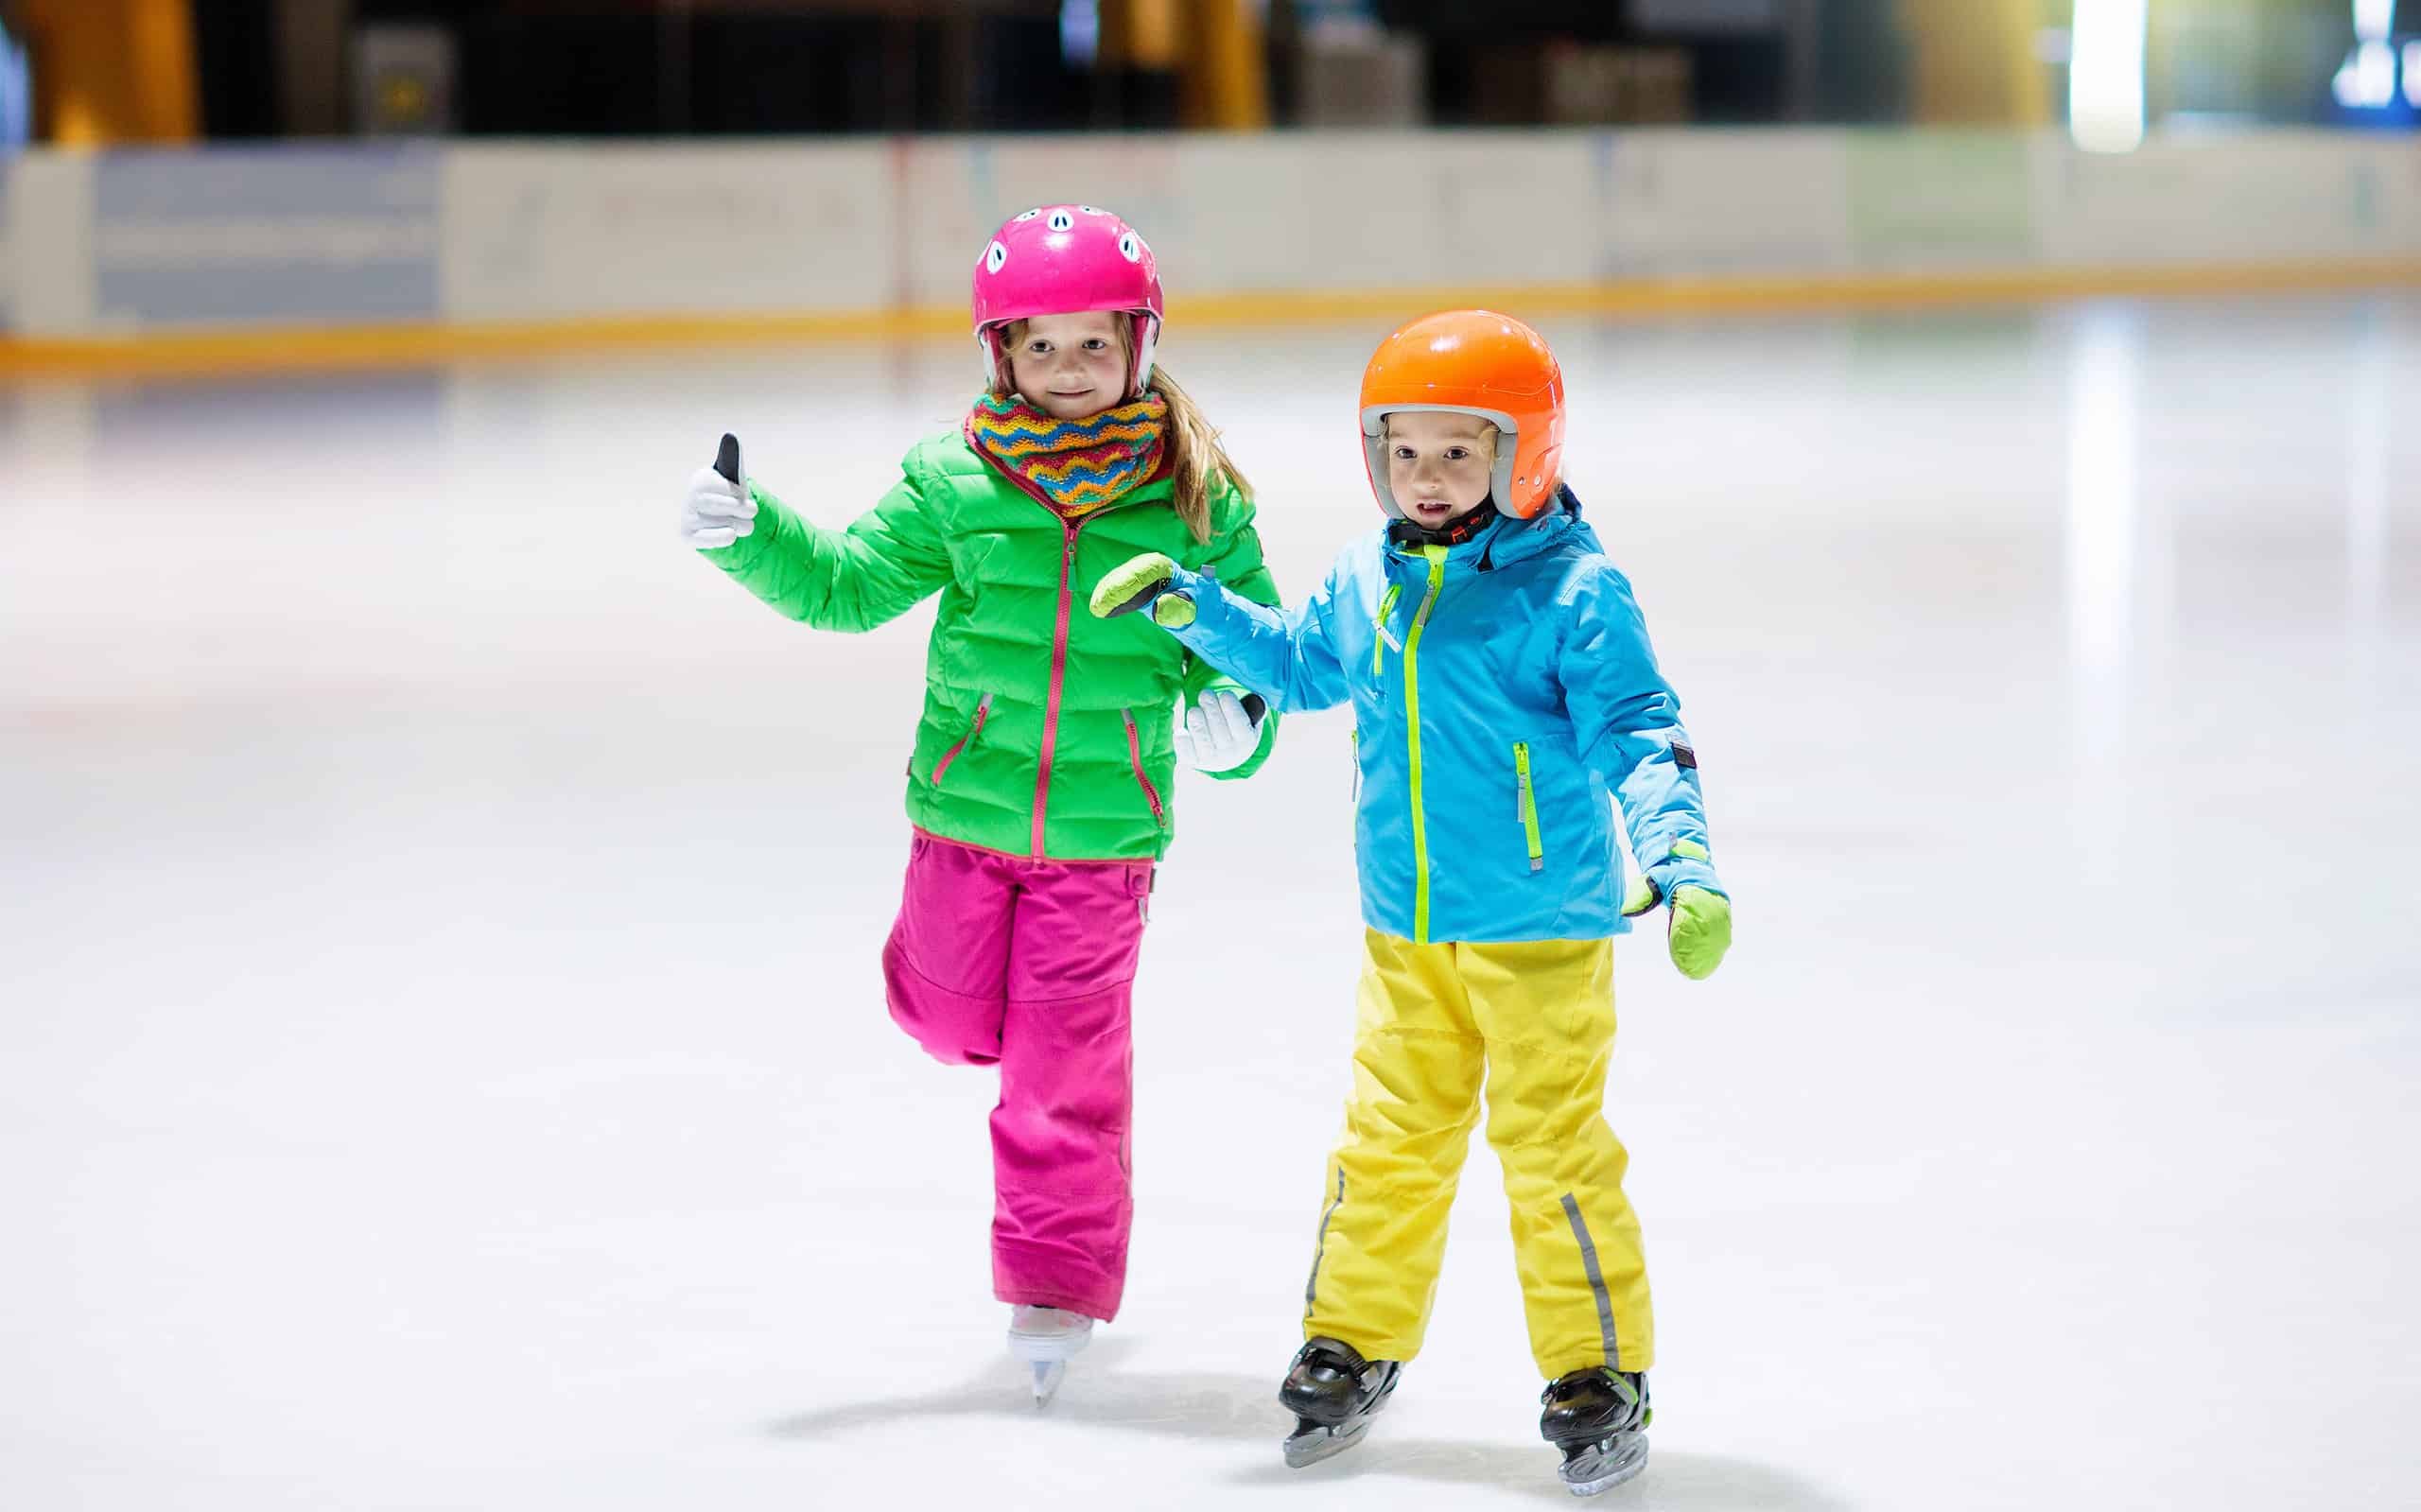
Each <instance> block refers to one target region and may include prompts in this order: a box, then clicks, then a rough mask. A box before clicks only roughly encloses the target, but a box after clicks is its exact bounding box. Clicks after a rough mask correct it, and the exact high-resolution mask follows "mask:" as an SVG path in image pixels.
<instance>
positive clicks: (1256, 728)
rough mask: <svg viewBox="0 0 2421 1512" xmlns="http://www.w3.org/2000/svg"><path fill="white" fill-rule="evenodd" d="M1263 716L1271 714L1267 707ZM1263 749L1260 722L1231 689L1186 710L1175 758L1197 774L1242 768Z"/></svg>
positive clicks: (1210, 695)
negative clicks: (1255, 753)
mask: <svg viewBox="0 0 2421 1512" xmlns="http://www.w3.org/2000/svg"><path fill="white" fill-rule="evenodd" d="M1253 702H1254V703H1256V704H1259V703H1260V702H1261V701H1260V700H1259V699H1255V700H1254V701H1253ZM1266 712H1268V711H1267V708H1266V706H1265V705H1264V706H1263V713H1266ZM1260 747H1261V720H1260V718H1259V717H1258V716H1256V715H1254V714H1253V713H1252V712H1251V711H1250V710H1248V709H1246V708H1245V701H1244V698H1243V696H1242V695H1241V694H1239V693H1238V692H1237V691H1236V690H1235V689H1234V688H1232V687H1221V688H1213V689H1211V691H1210V692H1207V693H1205V694H1203V695H1202V698H1201V700H1200V706H1199V707H1196V708H1191V709H1188V710H1186V711H1185V721H1184V722H1183V723H1181V724H1179V725H1178V726H1177V727H1176V754H1177V755H1178V756H1183V757H1184V758H1185V759H1186V761H1187V762H1188V763H1189V764H1190V765H1192V766H1193V770H1194V771H1196V772H1226V771H1228V770H1230V769H1232V768H1235V767H1240V766H1243V765H1244V764H1245V762H1246V761H1248V760H1250V759H1251V758H1252V754H1253V752H1255V751H1256V750H1259V749H1260Z"/></svg>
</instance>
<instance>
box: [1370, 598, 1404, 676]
mask: <svg viewBox="0 0 2421 1512" xmlns="http://www.w3.org/2000/svg"><path fill="white" fill-rule="evenodd" d="M1402 592H1403V584H1402V583H1401V582H1390V583H1388V584H1387V592H1386V597H1385V598H1383V599H1381V600H1379V620H1378V623H1377V624H1375V625H1373V626H1372V627H1371V630H1372V634H1371V636H1370V675H1371V676H1372V677H1374V678H1375V677H1383V676H1385V675H1386V669H1387V640H1388V634H1389V633H1388V630H1387V617H1388V616H1389V615H1391V614H1393V613H1395V607H1396V595H1397V594H1400V593H1402Z"/></svg>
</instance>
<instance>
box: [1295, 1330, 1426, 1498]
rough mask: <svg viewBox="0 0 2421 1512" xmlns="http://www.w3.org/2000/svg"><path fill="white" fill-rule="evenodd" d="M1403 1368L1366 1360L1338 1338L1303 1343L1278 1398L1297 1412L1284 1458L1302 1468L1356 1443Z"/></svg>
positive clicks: (1384, 1402)
mask: <svg viewBox="0 0 2421 1512" xmlns="http://www.w3.org/2000/svg"><path fill="white" fill-rule="evenodd" d="M1402 1373H1403V1367H1402V1365H1400V1364H1397V1363H1396V1362H1395V1361H1393V1360H1365V1359H1363V1358H1362V1356H1361V1354H1360V1352H1359V1351H1357V1350H1355V1349H1354V1347H1352V1346H1351V1345H1350V1344H1345V1343H1343V1342H1341V1341H1339V1340H1336V1339H1329V1338H1319V1339H1314V1340H1313V1341H1312V1342H1311V1343H1309V1344H1306V1345H1304V1346H1303V1347H1302V1348H1301V1349H1300V1350H1299V1351H1298V1352H1297V1353H1296V1355H1295V1364H1294V1366H1293V1368H1291V1369H1289V1370H1288V1371H1287V1372H1286V1380H1285V1382H1284V1383H1283V1384H1281V1385H1280V1386H1279V1388H1278V1400H1279V1401H1280V1403H1281V1404H1282V1405H1283V1406H1284V1407H1285V1408H1286V1410H1287V1411H1288V1412H1291V1413H1293V1414H1294V1415H1295V1431H1294V1432H1293V1433H1291V1434H1287V1435H1286V1443H1285V1446H1284V1447H1285V1451H1286V1463H1287V1464H1288V1465H1291V1466H1293V1467H1294V1468H1295V1469H1302V1468H1303V1467H1304V1466H1306V1465H1316V1464H1318V1463H1319V1462H1320V1461H1321V1460H1324V1459H1326V1458H1328V1457H1329V1456H1330V1455H1332V1454H1337V1453H1342V1452H1343V1451H1346V1450H1349V1449H1351V1448H1352V1447H1353V1446H1354V1445H1356V1444H1358V1443H1360V1442H1361V1441H1362V1435H1363V1434H1367V1433H1368V1432H1369V1431H1370V1419H1371V1418H1372V1417H1375V1416H1378V1412H1379V1409H1380V1408H1382V1407H1384V1406H1385V1405H1386V1404H1387V1398H1388V1397H1389V1396H1391V1395H1393V1394H1394V1392H1395V1389H1396V1380H1397V1378H1398V1377H1400V1376H1401V1375H1402Z"/></svg>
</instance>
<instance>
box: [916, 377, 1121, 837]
mask: <svg viewBox="0 0 2421 1512" xmlns="http://www.w3.org/2000/svg"><path fill="white" fill-rule="evenodd" d="M960 431H961V433H962V434H963V435H965V436H966V438H967V449H968V450H969V451H972V452H973V453H975V455H976V456H978V457H980V458H982V459H983V460H984V465H985V466H987V467H989V468H991V469H992V471H993V472H995V473H997V474H999V475H1000V476H1001V477H1002V478H1006V479H1008V481H1009V482H1010V484H1011V485H1012V486H1014V487H1015V488H1016V489H1017V490H1018V491H1019V493H1021V494H1023V495H1025V496H1026V497H1028V498H1030V499H1032V500H1034V502H1035V503H1036V505H1037V506H1038V507H1040V508H1042V509H1045V510H1049V511H1050V512H1051V517H1052V518H1053V519H1054V520H1057V521H1058V522H1059V529H1060V530H1061V531H1062V532H1063V534H1064V538H1063V542H1062V545H1061V548H1060V552H1059V623H1058V627H1057V628H1056V629H1055V630H1054V631H1053V632H1052V636H1051V696H1050V698H1049V700H1048V701H1047V702H1046V703H1045V704H1044V705H1043V710H1042V766H1041V769H1040V770H1039V771H1037V772H1036V773H1035V776H1034V857H1035V860H1041V859H1042V856H1043V850H1042V829H1043V819H1044V817H1045V815H1046V814H1048V812H1049V811H1050V808H1051V758H1052V756H1053V755H1054V753H1055V752H1056V751H1057V750H1058V747H1059V690H1060V687H1061V686H1062V685H1063V684H1064V683H1065V682H1066V681H1067V676H1068V611H1069V608H1070V606H1071V603H1072V602H1073V600H1072V599H1071V596H1070V594H1069V591H1068V583H1069V580H1070V579H1071V577H1073V576H1074V574H1075V570H1076V535H1077V533H1078V532H1079V531H1081V530H1084V528H1085V526H1086V524H1087V523H1088V522H1089V521H1091V520H1094V519H1097V518H1099V517H1100V516H1101V515H1104V514H1106V513H1109V512H1110V511H1111V510H1113V509H1116V508H1117V507H1118V506H1119V504H1120V503H1121V502H1123V500H1120V499H1112V500H1111V501H1110V502H1108V503H1107V504H1105V505H1103V506H1102V507H1101V508H1099V509H1097V510H1092V511H1089V512H1088V513H1084V514H1080V515H1078V516H1077V517H1076V518H1074V519H1072V520H1071V519H1070V518H1068V517H1067V516H1066V515H1064V514H1062V513H1059V510H1058V507H1057V506H1056V505H1054V504H1053V503H1052V502H1051V499H1050V496H1049V495H1046V494H1044V493H1043V492H1042V490H1041V489H1039V488H1036V486H1035V485H1034V484H1033V482H1031V481H1030V480H1028V479H1026V478H1021V477H1019V475H1018V472H1017V470H1016V469H1015V468H1012V467H1007V466H1004V465H1002V463H1001V461H1000V459H998V458H996V457H994V456H993V455H992V454H991V453H990V452H988V451H985V450H984V446H983V443H981V442H980V441H978V440H977V439H976V435H975V417H974V416H973V415H972V414H970V415H968V416H967V419H966V420H965V421H963V422H961V424H960ZM1147 481H1148V479H1147ZM1139 774H1140V770H1139ZM1150 786H1151V785H1150V784H1149V783H1146V784H1144V787H1145V789H1146V790H1147V791H1148V790H1149V788H1150ZM1152 811H1153V813H1154V814H1155V815H1156V816H1157V815H1158V812H1159V799H1158V795H1155V796H1154V798H1153V800H1152Z"/></svg>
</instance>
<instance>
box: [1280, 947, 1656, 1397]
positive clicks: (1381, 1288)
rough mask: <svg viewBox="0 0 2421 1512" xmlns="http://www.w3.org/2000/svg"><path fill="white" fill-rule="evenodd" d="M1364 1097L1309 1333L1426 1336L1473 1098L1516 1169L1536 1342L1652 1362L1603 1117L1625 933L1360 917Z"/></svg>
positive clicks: (1356, 1096) (1364, 1340) (1333, 1165)
mask: <svg viewBox="0 0 2421 1512" xmlns="http://www.w3.org/2000/svg"><path fill="white" fill-rule="evenodd" d="M1365 948H1366V956H1365V960H1364V963H1363V970H1362V982H1361V989H1360V1012H1359V1018H1358V1023H1357V1026H1356V1030H1355V1034H1354V1048H1353V1095H1352V1097H1351V1099H1350V1101H1349V1102H1348V1103H1347V1104H1346V1108H1345V1133H1344V1136H1343V1138H1341V1139H1340V1140H1339V1141H1338V1144H1337V1148H1336V1153H1335V1155H1334V1156H1333V1157H1332V1160H1331V1162H1330V1165H1329V1169H1328V1173H1327V1179H1326V1180H1325V1181H1324V1182H1323V1183H1322V1191H1321V1204H1320V1209H1321V1214H1322V1217H1321V1224H1320V1236H1319V1240H1318V1243H1317V1247H1316V1249H1315V1255H1314V1259H1313V1272H1312V1277H1311V1281H1310V1284H1309V1285H1307V1286H1306V1287H1305V1289H1304V1316H1303V1333H1304V1336H1305V1337H1306V1338H1310V1337H1314V1336H1316V1335H1320V1334H1326V1335H1328V1336H1330V1337H1332V1338H1337V1339H1342V1340H1344V1341H1345V1342H1346V1343H1348V1344H1350V1345H1351V1346H1353V1347H1355V1348H1356V1349H1359V1350H1361V1351H1362V1353H1363V1355H1364V1356H1365V1357H1366V1358H1368V1359H1373V1360H1410V1359H1412V1358H1413V1357H1414V1356H1415V1355H1417V1354H1419V1353H1420V1343H1421V1337H1422V1334H1423V1332H1424V1331H1425V1330H1426V1329H1427V1327H1428V1323H1429V1309H1430V1303H1431V1301H1432V1299H1433V1298H1434V1297H1435V1296H1436V1295H1437V1270H1438V1265H1439V1262H1440V1260H1442V1259H1443V1257H1444V1254H1445V1248H1446V1218H1447V1214H1448V1212H1449V1210H1450V1209H1451V1208H1453V1207H1454V1188H1455V1184H1456V1181H1457V1180H1458V1178H1459V1177H1460V1175H1461V1173H1462V1165H1463V1156H1464V1153H1465V1151H1466V1150H1467V1149H1468V1147H1469V1145H1470V1142H1471V1133H1472V1127H1473V1126H1474V1125H1475V1124H1477V1122H1478V1121H1479V1112H1480V1102H1481V1098H1482V1096H1483V1095H1485V1097H1486V1099H1487V1103H1488V1139H1489V1144H1491V1145H1493V1146H1494V1147H1495V1149H1496V1154H1497V1158H1498V1159H1499V1161H1500V1162H1502V1164H1503V1166H1504V1168H1505V1194H1506V1198H1507V1201H1508V1203H1509V1204H1510V1205H1511V1208H1512V1218H1513V1250H1514V1260H1515V1265H1516V1269H1517V1270H1518V1272H1519V1274H1520V1277H1521V1283H1522V1303H1523V1310H1524V1314H1525V1315H1526V1317H1527V1319H1528V1323H1529V1330H1530V1353H1531V1356H1532V1358H1533V1359H1535V1360H1536V1361H1537V1362H1538V1366H1539V1370H1540V1372H1541V1374H1542V1375H1543V1376H1545V1377H1547V1378H1549V1379H1552V1378H1554V1377H1557V1376H1560V1375H1562V1374H1564V1373H1565V1372H1567V1371H1571V1370H1578V1369H1581V1368H1583V1367H1585V1366H1588V1365H1593V1364H1611V1365H1614V1366H1615V1367H1617V1368H1618V1369H1623V1370H1646V1369H1647V1368H1648V1366H1649V1364H1651V1363H1652V1362H1653V1360H1654V1358H1655V1350H1656V1340H1655V1334H1654V1324H1653V1321H1652V1318H1651V1316H1650V1309H1649V1302H1648V1294H1647V1267H1646V1260H1645V1259H1644V1257H1643V1256H1642V1253H1641V1249H1640V1238H1639V1220H1638V1218H1637V1217H1636V1215H1634V1214H1633V1213H1632V1211H1631V1208H1630V1203H1629V1200H1628V1199H1627V1198H1625V1197H1624V1195H1623V1173H1624V1172H1625V1170H1626V1169H1627V1168H1628V1166H1629V1156H1628V1155H1627V1154H1626V1153H1625V1152H1624V1150H1623V1147H1622V1144H1621V1142H1620V1141H1619V1140H1617V1139H1616V1138H1614V1134H1613V1131H1612V1130H1611V1129H1610V1128H1608V1127H1607V1126H1606V1120H1605V1115H1604V1111H1603V1110H1604V1104H1605V1097H1606V1069H1607V1066H1608V1063H1609V1062H1610V1061H1611V1058H1612V1054H1613V1042H1614V990H1613V943H1612V942H1611V941H1610V940H1548V941H1539V942H1530V943H1523V944H1513V945H1472V944H1458V943H1445V944H1435V945H1416V944H1414V943H1413V942H1411V941H1409V940H1404V939H1401V938H1399V937H1397V936H1394V935H1389V934H1381V933H1378V932H1377V931H1375V930H1371V931H1366V933H1365Z"/></svg>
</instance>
